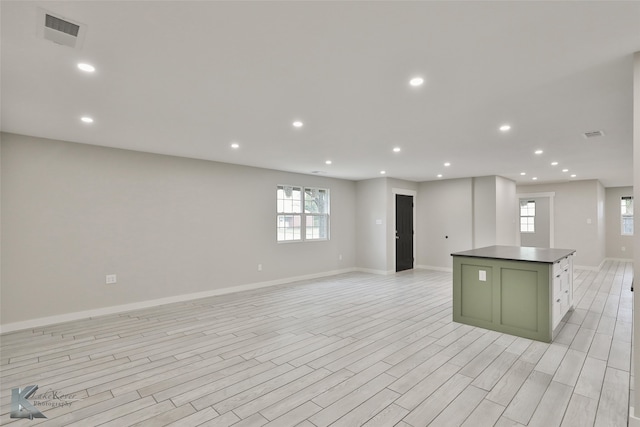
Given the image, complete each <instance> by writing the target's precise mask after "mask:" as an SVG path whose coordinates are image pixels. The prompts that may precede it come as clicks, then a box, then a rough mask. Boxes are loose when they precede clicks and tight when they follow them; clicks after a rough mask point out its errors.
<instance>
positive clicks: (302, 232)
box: [276, 184, 331, 243]
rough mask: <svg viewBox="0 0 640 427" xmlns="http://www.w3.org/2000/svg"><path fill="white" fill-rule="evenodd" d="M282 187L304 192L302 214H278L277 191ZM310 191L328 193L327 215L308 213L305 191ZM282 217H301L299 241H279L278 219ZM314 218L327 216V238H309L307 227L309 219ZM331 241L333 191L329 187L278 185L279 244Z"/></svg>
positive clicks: (277, 240)
mask: <svg viewBox="0 0 640 427" xmlns="http://www.w3.org/2000/svg"><path fill="white" fill-rule="evenodd" d="M280 187H294V188H300V189H301V191H302V200H301V204H302V212H300V213H297V212H295V213H292V212H278V206H277V200H278V198H277V191H278V188H280ZM308 189H316V190H325V191H326V192H327V204H328V206H327V213H325V214H318V213H306V212H305V209H304V202H305V199H304V198H305V190H308ZM281 215H295V216H300V238H299V239H294V240H279V239H278V227H277V222H278V221H277V219H278V217H279V216H281ZM314 216H325V217H326V218H327V230H326V237H323V238H318V239H309V238H307V232H306V227H307V221H306V220H307V217H314ZM330 239H331V190H330V189H329V188H327V187H315V186H304V185H292V184H277V185H276V242H277V243H307V242H326V241H329V240H330Z"/></svg>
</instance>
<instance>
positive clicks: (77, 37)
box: [38, 9, 86, 49]
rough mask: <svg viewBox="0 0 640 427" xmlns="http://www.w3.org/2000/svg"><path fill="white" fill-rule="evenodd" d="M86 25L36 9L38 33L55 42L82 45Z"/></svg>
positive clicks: (70, 45)
mask: <svg viewBox="0 0 640 427" xmlns="http://www.w3.org/2000/svg"><path fill="white" fill-rule="evenodd" d="M85 31H86V26H85V25H83V24H81V23H79V22H75V21H73V20H71V19H68V18H64V17H62V16H60V15H56V14H54V13H51V12H49V11H47V10H44V9H38V35H39V36H40V37H42V38H43V39H45V40H50V41H52V42H54V43H56V44H60V45H63V46H69V47H72V48H75V49H78V48H80V47H82V42H83V41H84V34H85Z"/></svg>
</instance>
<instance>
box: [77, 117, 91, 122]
mask: <svg viewBox="0 0 640 427" xmlns="http://www.w3.org/2000/svg"><path fill="white" fill-rule="evenodd" d="M80 120H82V121H83V122H85V123H93V119H92V118H91V117H89V116H84V117H81V118H80Z"/></svg>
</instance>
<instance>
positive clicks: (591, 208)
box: [517, 180, 606, 268]
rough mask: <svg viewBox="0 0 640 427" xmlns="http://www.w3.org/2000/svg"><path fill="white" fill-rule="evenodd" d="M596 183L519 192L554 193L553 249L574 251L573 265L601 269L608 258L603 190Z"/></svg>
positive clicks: (522, 188)
mask: <svg viewBox="0 0 640 427" xmlns="http://www.w3.org/2000/svg"><path fill="white" fill-rule="evenodd" d="M603 188H604V187H603V186H602V184H601V183H600V182H599V181H597V180H583V181H570V182H565V183H557V184H536V185H520V186H518V187H517V193H519V194H523V193H526V194H529V193H547V192H553V193H555V197H554V218H553V220H554V241H555V244H554V247H556V248H563V249H575V250H576V254H575V260H574V265H576V266H580V267H588V268H598V267H599V266H600V264H601V263H602V261H604V258H605V247H606V243H605V238H604V229H605V227H604V214H603V212H604V210H603V205H604V191H603Z"/></svg>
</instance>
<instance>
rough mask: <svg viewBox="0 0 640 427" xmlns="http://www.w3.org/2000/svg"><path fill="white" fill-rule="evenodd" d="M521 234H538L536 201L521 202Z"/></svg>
mask: <svg viewBox="0 0 640 427" xmlns="http://www.w3.org/2000/svg"><path fill="white" fill-rule="evenodd" d="M520 232H521V233H535V232H536V202H535V200H520Z"/></svg>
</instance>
